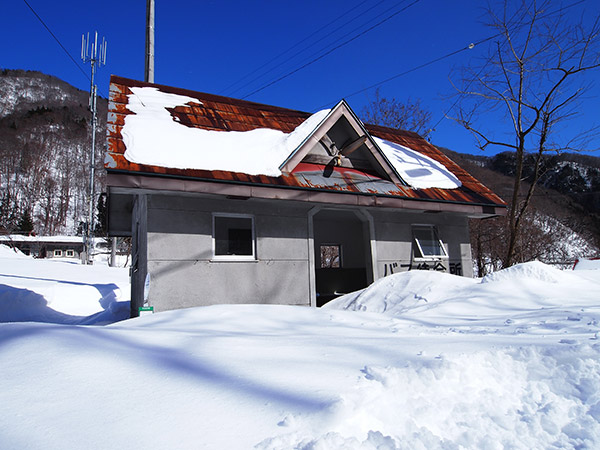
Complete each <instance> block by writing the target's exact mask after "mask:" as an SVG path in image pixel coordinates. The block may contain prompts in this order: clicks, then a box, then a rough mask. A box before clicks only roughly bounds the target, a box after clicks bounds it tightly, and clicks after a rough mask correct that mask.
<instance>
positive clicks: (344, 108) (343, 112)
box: [279, 100, 407, 185]
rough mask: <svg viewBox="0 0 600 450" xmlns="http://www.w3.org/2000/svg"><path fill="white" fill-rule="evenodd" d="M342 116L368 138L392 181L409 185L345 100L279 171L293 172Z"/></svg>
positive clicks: (359, 134) (378, 162)
mask: <svg viewBox="0 0 600 450" xmlns="http://www.w3.org/2000/svg"><path fill="white" fill-rule="evenodd" d="M342 116H344V117H345V118H346V119H347V120H348V123H349V124H350V126H351V127H352V128H353V129H354V131H355V132H356V134H357V135H358V136H366V137H367V140H366V141H365V143H364V144H365V145H366V146H367V148H368V149H369V151H370V152H371V154H372V156H373V157H374V159H375V161H376V162H377V164H378V165H379V166H380V168H381V169H382V170H383V171H384V172H385V173H386V174H387V176H388V178H389V179H390V181H392V182H393V183H395V184H399V185H407V183H406V182H404V180H402V177H401V176H400V175H399V174H398V172H397V171H396V169H395V168H394V166H393V165H392V164H391V163H390V161H389V160H388V159H387V158H386V156H385V154H384V153H383V152H382V151H381V149H380V148H379V147H378V146H377V144H376V143H375V140H374V139H373V137H372V136H371V135H370V134H369V132H368V131H367V130H366V128H365V127H364V125H363V123H362V122H361V121H360V119H359V118H358V117H357V116H356V114H355V113H354V111H352V109H351V108H350V106H349V105H348V103H346V101H345V100H341V101H340V102H339V103H338V104H337V105H336V106H335V107H333V108H332V109H331V111H329V113H328V114H327V116H326V117H325V118H324V119H323V120H322V121H321V122H320V123H319V124H318V125H317V126H316V127H315V128H314V130H313V131H312V132H311V133H310V134H309V135H308V136H307V137H306V138H305V139H304V141H302V143H301V144H300V145H299V146H298V147H297V148H296V149H295V150H294V151H293V152H292V153H291V154H290V156H288V158H287V159H286V160H285V161H284V162H283V163H282V164H281V166H279V170H280V171H281V172H283V173H290V172H292V171H293V170H294V168H295V167H296V166H297V165H298V164H299V163H300V162H301V161H302V160H303V159H304V157H305V156H306V155H307V153H308V152H309V150H310V149H311V148H312V147H314V146H315V145H320V144H319V141H320V140H321V139H322V138H323V137H324V136H325V134H326V133H327V132H328V131H329V130H330V129H331V128H332V127H333V126H334V125H335V123H336V122H337V121H338V120H339V119H340V118H341V117H342Z"/></svg>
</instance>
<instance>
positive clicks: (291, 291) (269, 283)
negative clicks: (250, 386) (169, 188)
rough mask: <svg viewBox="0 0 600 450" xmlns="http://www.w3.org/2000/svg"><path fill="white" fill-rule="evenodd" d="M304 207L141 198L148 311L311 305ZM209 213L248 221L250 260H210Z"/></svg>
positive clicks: (208, 199)
mask: <svg viewBox="0 0 600 450" xmlns="http://www.w3.org/2000/svg"><path fill="white" fill-rule="evenodd" d="M309 208H310V205H306V204H290V203H286V202H277V203H273V202H265V201H261V200H232V199H227V200H225V199H214V198H203V199H202V198H198V197H175V196H165V195H153V196H149V198H148V223H149V225H148V271H149V273H150V277H151V287H150V305H152V306H154V308H155V311H161V310H167V309H177V308H185V307H190V306H201V305H209V304H215V303H276V304H295V305H296V304H298V305H309V304H310V292H309V263H308V260H309V258H308V209H309ZM213 213H235V214H250V215H252V216H253V217H254V223H255V225H254V226H255V234H256V257H257V258H256V260H255V261H216V260H214V259H213V250H212V248H213V243H212V232H213V230H212V226H213V225H212V223H213V222H212V220H213Z"/></svg>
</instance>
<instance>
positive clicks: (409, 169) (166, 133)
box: [122, 87, 461, 189]
mask: <svg viewBox="0 0 600 450" xmlns="http://www.w3.org/2000/svg"><path fill="white" fill-rule="evenodd" d="M131 92H132V94H129V95H128V99H129V103H128V108H129V110H131V111H132V112H134V113H135V114H130V115H128V116H127V117H126V118H125V126H124V127H123V130H122V136H123V141H124V142H125V146H126V149H127V150H126V151H125V158H127V160H128V161H130V162H133V163H137V164H144V165H151V166H160V167H168V168H174V169H200V170H223V171H228V172H240V173H246V174H248V175H268V176H280V175H281V171H280V167H281V165H282V163H283V162H284V161H285V160H286V159H287V158H288V157H289V156H290V154H291V153H292V152H293V151H294V150H296V149H297V148H298V147H299V146H300V145H301V144H302V143H303V142H304V140H305V139H306V138H307V137H308V136H310V135H311V133H312V132H313V131H314V130H315V129H316V128H317V126H318V125H319V124H320V123H321V122H322V121H323V120H324V119H325V118H326V117H327V115H328V114H329V113H330V111H331V110H329V109H326V110H322V111H319V112H317V113H315V114H313V115H312V116H310V117H309V118H308V119H306V120H305V121H304V122H303V123H302V124H301V125H300V126H298V127H297V128H296V129H295V130H294V131H293V132H291V133H284V132H282V131H280V130H274V129H270V128H258V129H255V130H251V131H216V130H205V129H201V128H191V127H188V126H185V125H183V124H181V123H178V122H177V120H176V118H174V117H173V116H172V115H171V113H170V112H169V110H168V108H175V107H177V106H185V105H187V104H202V102H201V101H200V100H198V99H196V98H193V97H189V96H185V95H179V94H172V93H166V92H162V91H161V90H159V89H158V88H156V87H132V88H131ZM374 139H375V141H376V143H377V145H378V146H379V148H380V149H381V150H382V151H383V152H384V154H385V156H386V157H387V158H388V160H389V161H390V163H391V164H392V165H393V166H394V168H395V169H396V170H397V171H398V174H399V175H400V176H401V177H402V179H403V180H404V181H405V182H406V183H408V184H409V185H410V186H412V187H414V188H417V189H427V188H433V187H436V188H442V189H455V188H457V187H460V186H461V183H460V181H459V180H458V178H456V176H454V175H453V174H452V173H451V172H450V171H449V170H448V169H447V168H446V167H444V166H443V165H442V164H440V163H439V162H437V161H434V160H433V159H431V158H429V157H428V156H426V155H423V154H421V153H419V152H417V151H415V150H411V149H409V148H407V147H404V146H402V145H400V144H396V143H393V142H390V141H386V140H384V139H380V138H377V137H374Z"/></svg>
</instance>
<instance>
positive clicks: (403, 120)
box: [361, 89, 432, 138]
mask: <svg viewBox="0 0 600 450" xmlns="http://www.w3.org/2000/svg"><path fill="white" fill-rule="evenodd" d="M361 120H362V121H363V122H365V123H370V124H373V125H382V126H384V127H390V128H399V129H402V130H408V131H414V132H415V133H417V134H419V135H421V136H422V137H424V138H427V137H429V134H430V133H431V131H432V130H431V112H430V111H427V110H426V109H424V108H423V107H422V106H421V101H420V100H418V99H417V100H414V101H413V100H411V99H410V98H408V99H407V100H406V101H405V102H401V101H399V100H396V99H395V98H393V97H392V98H391V99H387V98H385V97H382V96H381V94H380V93H379V89H377V90H376V91H375V98H374V99H373V100H372V101H371V102H369V104H367V105H366V106H365V107H364V108H363V109H362V112H361Z"/></svg>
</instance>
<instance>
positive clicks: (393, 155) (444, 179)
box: [373, 136, 462, 189]
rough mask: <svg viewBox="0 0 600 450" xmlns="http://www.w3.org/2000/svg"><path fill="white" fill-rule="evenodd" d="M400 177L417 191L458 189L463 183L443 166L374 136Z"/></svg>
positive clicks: (425, 156) (401, 146)
mask: <svg viewBox="0 0 600 450" xmlns="http://www.w3.org/2000/svg"><path fill="white" fill-rule="evenodd" d="M373 139H374V140H375V142H376V143H377V145H378V146H379V148H380V149H381V151H382V152H383V153H384V155H385V156H386V158H387V159H388V160H389V161H390V163H391V164H392V165H393V166H394V168H395V169H396V171H397V172H398V174H399V175H400V177H401V178H402V179H403V180H404V181H405V182H406V183H408V184H409V185H410V186H411V187H414V188H416V189H428V188H441V189H456V188H459V187H460V186H461V185H462V183H461V182H460V180H459V179H458V178H456V176H455V175H454V174H453V173H452V172H450V171H449V170H448V169H447V168H446V167H444V165H443V164H441V163H439V162H437V161H435V160H433V159H431V158H430V157H429V156H427V155H423V154H422V153H419V152H417V151H415V150H411V149H410V148H408V147H405V146H403V145H400V144H396V143H395V142H390V141H386V140H385V139H381V138H378V137H376V136H373Z"/></svg>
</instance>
